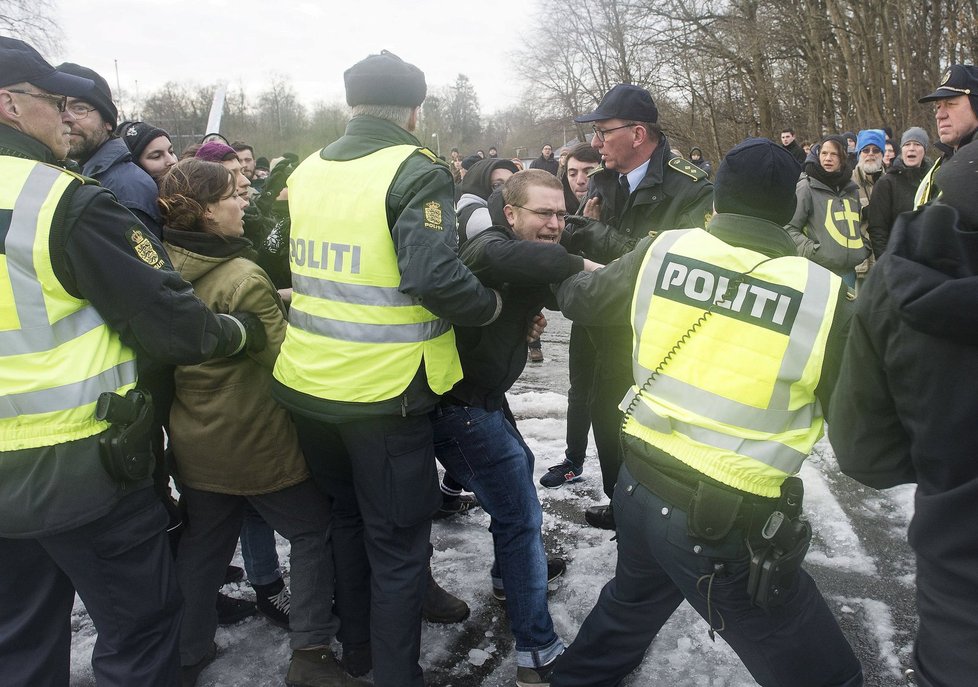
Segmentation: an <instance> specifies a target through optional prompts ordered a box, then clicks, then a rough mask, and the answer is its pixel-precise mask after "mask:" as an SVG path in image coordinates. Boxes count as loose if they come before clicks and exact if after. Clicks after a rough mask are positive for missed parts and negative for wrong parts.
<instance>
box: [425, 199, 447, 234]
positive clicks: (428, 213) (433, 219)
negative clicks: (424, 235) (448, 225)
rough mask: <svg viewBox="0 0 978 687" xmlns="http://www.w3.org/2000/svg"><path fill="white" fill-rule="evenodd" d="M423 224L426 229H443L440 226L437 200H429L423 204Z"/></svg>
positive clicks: (439, 204) (440, 217)
mask: <svg viewBox="0 0 978 687" xmlns="http://www.w3.org/2000/svg"><path fill="white" fill-rule="evenodd" d="M424 225H425V226H426V227H427V228H428V229H434V230H435V231H443V230H444V229H445V227H444V226H442V215H441V203H439V202H438V201H437V200H429V201H428V202H427V203H425V204H424Z"/></svg>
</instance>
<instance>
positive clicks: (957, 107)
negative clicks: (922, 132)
mask: <svg viewBox="0 0 978 687" xmlns="http://www.w3.org/2000/svg"><path fill="white" fill-rule="evenodd" d="M917 102H919V103H931V102H932V103H934V119H935V120H936V122H937V137H938V139H940V141H939V142H938V143H935V144H934V145H935V146H937V148H939V149H940V150H941V152H942V153H944V154H943V155H942V156H941V158H940V159H938V160H937V162H935V163H934V166H933V167H931V169H930V171H929V172H928V173H927V175H926V176H925V177H924V179H923V181H921V182H920V186H919V187H918V188H917V195H916V196H915V197H914V207H915V208H919V207H920V206H921V205H926V204H927V203H929V202H930V201H931V200H933V199H934V198H937V196H939V195H940V189H939V187H938V186H937V184H936V183H935V177H936V175H937V172H938V170H939V169H940V168H941V163H942V162H944V161H945V160H949V159H951V157H952V156H953V155H954V153H955V151H956V150H957V149H958V148H960V147H961V146H963V145H967V144H968V143H970V142H971V141H972V140H974V137H975V133H976V132H978V67H976V66H974V65H970V64H952V65H951V66H950V67H949V68H948V70H947V71H946V72H944V76H943V77H941V83H940V85H939V86H938V87H937V88H936V89H935V90H934V92H933V93H928V94H927V95H925V96H924V97H923V98H921V99H920V100H918V101H917Z"/></svg>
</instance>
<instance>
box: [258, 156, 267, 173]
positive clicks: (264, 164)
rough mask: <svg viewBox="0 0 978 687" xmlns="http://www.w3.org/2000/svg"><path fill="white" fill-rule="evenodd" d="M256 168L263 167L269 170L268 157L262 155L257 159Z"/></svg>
mask: <svg viewBox="0 0 978 687" xmlns="http://www.w3.org/2000/svg"><path fill="white" fill-rule="evenodd" d="M255 169H263V170H265V171H266V172H267V171H268V170H269V166H268V158H267V157H260V158H258V159H257V160H255Z"/></svg>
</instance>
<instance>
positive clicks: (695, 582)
mask: <svg viewBox="0 0 978 687" xmlns="http://www.w3.org/2000/svg"><path fill="white" fill-rule="evenodd" d="M614 506H615V522H616V523H617V526H618V564H617V567H616V569H615V577H614V578H613V579H612V580H611V581H610V582H608V584H606V585H605V586H604V589H602V590H601V595H600V596H599V597H598V603H597V604H596V605H595V607H594V608H593V609H592V610H591V613H590V614H589V615H588V616H587V618H586V619H585V620H584V623H583V625H581V629H580V631H579V632H578V634H577V638H576V639H575V640H574V643H573V644H571V646H570V647H569V648H568V649H567V651H565V652H564V654H563V655H562V656H561V657H560V658H558V659H557V665H556V667H555V669H554V673H553V675H552V676H551V680H550V684H551V685H552V686H553V687H571V686H574V685H576V686H580V687H583V686H585V685H586V686H587V687H602V686H607V687H613V686H614V685H617V684H618V683H619V682H620V681H621V680H622V679H623V678H624V677H625V676H626V675H628V674H629V673H630V672H632V671H633V670H634V669H635V668H636V667H638V665H639V664H640V663H641V662H642V659H643V657H644V656H645V652H646V651H647V650H648V648H649V645H650V644H651V643H652V640H653V639H654V638H655V636H656V634H657V633H658V632H659V629H660V628H661V627H662V626H663V625H664V624H665V622H666V621H667V620H668V619H669V617H670V616H671V615H672V614H673V612H674V611H675V610H676V608H677V607H678V606H679V604H680V603H682V601H683V599H685V600H687V601H688V602H689V603H690V605H691V606H692V607H693V608H694V609H696V611H697V612H698V613H699V614H700V615H701V616H703V618H704V619H706V620H707V621H708V622H711V624H712V626H713V627H714V628H716V629H717V631H718V634H719V635H720V636H721V637H723V639H724V640H725V641H726V642H727V644H729V645H730V647H731V648H732V649H733V650H734V651H736V652H737V655H738V656H740V659H741V660H742V661H743V662H744V665H745V666H746V667H747V669H748V670H749V671H750V673H751V675H753V677H754V679H755V680H757V682H758V684H760V685H762V686H763V687H860V686H861V685H862V684H863V676H862V668H861V667H860V665H859V661H858V660H857V659H856V656H855V654H854V653H853V651H852V648H851V647H850V646H849V643H848V641H846V638H845V636H844V635H843V634H842V630H841V629H840V628H839V625H838V623H837V622H836V620H835V617H834V616H833V615H832V611H831V610H830V609H829V607H828V605H827V604H826V603H825V599H824V598H822V594H821V593H820V592H819V590H818V588H817V587H816V586H815V582H814V580H812V578H811V576H809V575H808V573H807V572H805V571H804V570H801V571H800V572H799V574H798V578H797V581H796V583H795V585H794V587H793V589H792V590H791V591H790V592H789V593H788V596H787V599H786V603H785V605H784V606H782V607H780V608H777V609H775V610H773V611H772V612H771V613H767V612H765V611H763V610H761V609H759V608H757V607H755V606H753V605H752V604H751V602H750V597H749V596H748V594H747V576H748V573H749V561H750V558H749V555H748V551H747V546H746V543H745V541H744V540H745V533H744V532H743V531H742V530H733V531H732V532H731V533H730V535H729V536H727V537H726V538H725V539H723V540H721V541H720V542H719V543H708V542H703V541H698V540H694V539H692V538H691V537H690V536H689V535H688V534H687V529H686V528H687V520H686V513H685V512H684V511H682V510H680V509H678V508H673V507H672V506H671V505H670V504H668V503H666V502H665V501H663V500H662V499H660V498H659V497H658V496H656V495H655V494H653V493H652V492H650V491H649V490H648V489H646V488H645V487H643V486H642V485H641V484H639V483H638V482H637V481H636V480H635V479H634V478H633V477H632V475H631V473H629V471H628V468H627V467H622V470H621V474H620V475H619V478H618V486H617V487H616V489H615V496H614ZM717 564H722V566H723V570H722V574H718V575H716V576H715V577H714V578H713V580H712V584H710V579H709V578H710V574H711V573H713V572H714V571H715V566H716V565H717ZM708 597H709V603H708V600H707V598H708Z"/></svg>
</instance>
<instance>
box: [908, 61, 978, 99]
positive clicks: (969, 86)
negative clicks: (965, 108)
mask: <svg viewBox="0 0 978 687" xmlns="http://www.w3.org/2000/svg"><path fill="white" fill-rule="evenodd" d="M959 95H967V96H972V97H978V67H975V66H973V65H970V64H952V65H951V66H950V67H949V68H948V70H947V71H946V72H944V76H943V77H941V85H940V86H938V87H937V90H936V91H934V92H933V93H930V94H928V95H925V96H924V97H923V98H921V99H920V100H918V101H917V102H918V103H928V102H930V101H932V100H944V99H945V98H954V97H956V96H959Z"/></svg>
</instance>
